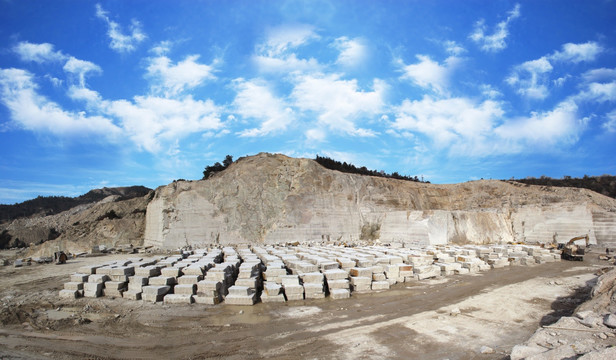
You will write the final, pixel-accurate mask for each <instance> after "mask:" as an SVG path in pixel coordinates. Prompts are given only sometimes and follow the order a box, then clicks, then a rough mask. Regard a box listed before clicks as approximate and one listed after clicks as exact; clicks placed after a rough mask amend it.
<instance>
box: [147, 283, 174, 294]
mask: <svg viewBox="0 0 616 360" xmlns="http://www.w3.org/2000/svg"><path fill="white" fill-rule="evenodd" d="M170 289H171V286H166V285H165V286H155V285H148V286H144V287H143V288H142V291H143V294H144V295H165V294H167V293H168V292H169V290H170Z"/></svg>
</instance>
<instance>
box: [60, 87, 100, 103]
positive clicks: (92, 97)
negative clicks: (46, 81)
mask: <svg viewBox="0 0 616 360" xmlns="http://www.w3.org/2000/svg"><path fill="white" fill-rule="evenodd" d="M67 95H68V96H69V97H70V98H71V99H73V100H83V101H85V102H86V103H88V104H91V105H94V106H98V105H99V104H100V103H101V102H102V98H101V96H100V94H99V93H98V92H96V91H94V90H90V89H87V88H85V87H79V86H71V87H69V88H68V93H67Z"/></svg>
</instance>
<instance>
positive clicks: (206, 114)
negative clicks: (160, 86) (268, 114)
mask: <svg viewBox="0 0 616 360" xmlns="http://www.w3.org/2000/svg"><path fill="white" fill-rule="evenodd" d="M103 106H104V109H103V111H105V112H106V113H108V114H109V115H111V116H114V117H116V118H117V119H119V121H120V123H121V126H122V129H123V132H124V134H126V135H127V136H128V137H129V138H130V139H131V140H132V141H133V142H134V143H135V144H136V145H137V146H138V147H139V148H141V149H144V150H146V151H149V152H158V151H160V150H161V148H162V147H161V144H162V143H169V142H173V141H176V140H177V139H178V138H182V137H184V136H187V135H188V134H192V133H198V132H206V131H211V130H216V129H220V128H221V127H222V126H223V124H222V122H221V121H220V109H219V108H218V107H217V106H216V105H215V104H214V102H213V101H211V100H205V101H202V100H195V99H193V98H192V97H191V96H186V97H184V98H181V99H168V98H162V97H157V96H135V97H134V98H133V100H132V101H128V100H116V101H111V102H106V103H105V104H103Z"/></svg>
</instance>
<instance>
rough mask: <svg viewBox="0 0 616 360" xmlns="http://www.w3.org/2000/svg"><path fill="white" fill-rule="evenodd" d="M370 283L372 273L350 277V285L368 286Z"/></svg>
mask: <svg viewBox="0 0 616 360" xmlns="http://www.w3.org/2000/svg"><path fill="white" fill-rule="evenodd" d="M371 283H372V274H370V276H369V277H368V276H356V277H355V276H353V277H351V285H354V286H357V285H368V286H370V284H371Z"/></svg>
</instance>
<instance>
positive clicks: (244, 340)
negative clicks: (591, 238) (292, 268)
mask: <svg viewBox="0 0 616 360" xmlns="http://www.w3.org/2000/svg"><path fill="white" fill-rule="evenodd" d="M122 257H134V255H132V256H131V255H124V256H122V255H113V256H108V257H101V258H85V259H79V260H70V261H69V263H68V264H66V265H61V266H57V265H33V266H27V267H23V268H14V267H12V266H6V267H2V268H0V302H1V306H2V308H1V310H0V324H1V328H0V358H16V359H21V358H23V359H33V358H54V359H82V358H123V359H128V358H130V359H135V358H148V359H152V358H155V359H168V358H182V359H184V358H186V359H208V358H225V359H245V358H253V359H259V358H268V359H298V358H302V359H304V358H306V359H322V358H327V359H372V358H376V359H378V358H406V359H502V358H505V357H506V354H507V353H508V352H509V351H511V348H512V347H513V346H514V345H515V344H518V343H521V342H522V341H524V340H525V339H527V338H528V337H529V336H530V335H531V334H532V333H533V332H534V331H535V330H536V329H537V327H539V326H540V325H546V324H550V323H552V322H554V321H555V320H556V319H558V317H560V316H562V315H568V314H570V313H571V312H572V310H573V309H574V308H575V307H577V305H579V304H580V302H582V301H583V300H584V299H585V297H586V296H587V293H588V289H589V288H588V286H590V285H592V284H593V281H594V280H595V275H594V273H595V272H596V271H597V270H598V269H599V268H601V267H602V266H604V264H601V263H599V262H598V261H597V260H594V258H595V256H587V261H585V262H583V263H579V262H565V261H562V262H556V263H548V264H543V265H537V266H533V267H525V266H516V267H508V268H504V269H495V270H490V271H487V272H483V273H480V274H476V275H456V276H451V277H446V278H440V279H437V280H429V281H421V282H413V283H404V284H397V285H395V286H393V287H392V289H390V290H387V291H381V292H374V293H368V294H354V295H353V297H352V298H351V299H346V300H331V299H330V298H327V299H324V300H311V301H298V302H291V303H285V304H263V303H260V304H257V305H255V306H243V307H240V306H231V305H224V304H220V305H215V306H209V305H199V304H192V305H162V304H150V303H144V302H141V301H130V300H126V299H111V298H98V299H88V298H81V299H77V300H64V299H60V298H59V297H58V291H59V290H60V289H61V288H62V286H63V283H64V282H66V281H68V275H69V274H70V273H73V272H75V270H76V269H77V268H79V267H80V266H82V265H84V264H86V263H92V264H96V263H101V262H106V261H109V260H114V259H119V258H122ZM484 346H485V347H489V348H491V349H493V350H494V352H492V353H486V354H482V353H481V348H482V347H484ZM484 351H488V352H489V349H487V350H486V348H484Z"/></svg>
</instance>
